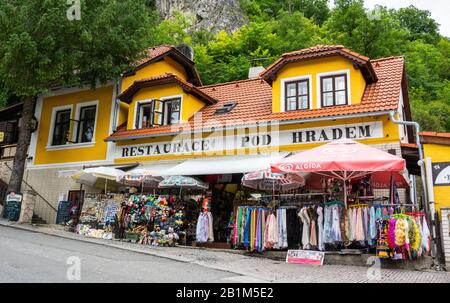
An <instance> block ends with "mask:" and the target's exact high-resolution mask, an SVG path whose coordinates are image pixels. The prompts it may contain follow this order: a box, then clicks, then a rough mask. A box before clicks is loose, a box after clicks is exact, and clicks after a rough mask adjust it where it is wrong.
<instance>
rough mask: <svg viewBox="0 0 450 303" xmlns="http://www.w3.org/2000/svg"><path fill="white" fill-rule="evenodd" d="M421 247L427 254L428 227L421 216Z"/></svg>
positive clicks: (429, 237)
mask: <svg viewBox="0 0 450 303" xmlns="http://www.w3.org/2000/svg"><path fill="white" fill-rule="evenodd" d="M421 233H422V248H423V250H424V252H425V254H426V255H427V256H429V255H430V245H431V242H430V241H431V236H430V229H429V228H428V224H427V220H426V219H425V218H423V222H422V232H421Z"/></svg>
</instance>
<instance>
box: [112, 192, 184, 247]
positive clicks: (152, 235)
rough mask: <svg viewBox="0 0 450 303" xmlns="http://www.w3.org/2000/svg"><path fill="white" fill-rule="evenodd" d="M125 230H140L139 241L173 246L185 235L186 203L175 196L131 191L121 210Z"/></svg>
mask: <svg viewBox="0 0 450 303" xmlns="http://www.w3.org/2000/svg"><path fill="white" fill-rule="evenodd" d="M119 222H120V227H121V229H122V230H126V232H127V235H133V234H138V235H139V243H141V244H146V245H153V246H160V245H163V246H166V245H171V246H174V245H176V244H177V243H178V240H179V239H180V238H182V237H184V236H185V212H184V207H183V206H182V205H181V203H180V201H179V200H177V198H176V197H174V196H170V197H165V196H159V197H157V196H154V195H131V196H130V197H129V198H128V200H127V201H125V202H124V203H123V204H122V208H121V212H120V214H119Z"/></svg>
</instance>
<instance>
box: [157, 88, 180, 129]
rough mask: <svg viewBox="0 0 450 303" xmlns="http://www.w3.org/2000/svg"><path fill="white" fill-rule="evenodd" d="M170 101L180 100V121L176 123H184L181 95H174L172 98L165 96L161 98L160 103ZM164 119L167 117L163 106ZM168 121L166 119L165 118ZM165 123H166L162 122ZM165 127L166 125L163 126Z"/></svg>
mask: <svg viewBox="0 0 450 303" xmlns="http://www.w3.org/2000/svg"><path fill="white" fill-rule="evenodd" d="M170 99H180V120H179V121H178V123H184V122H185V121H183V95H174V96H167V97H164V98H161V99H160V100H161V101H164V100H170ZM163 110H164V117H167V108H166V107H165V106H164V109H163ZM167 119H168V117H167ZM164 122H166V121H164ZM165 125H166V124H165Z"/></svg>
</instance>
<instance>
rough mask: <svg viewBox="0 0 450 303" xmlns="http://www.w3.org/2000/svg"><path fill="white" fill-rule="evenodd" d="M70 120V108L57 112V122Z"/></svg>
mask: <svg viewBox="0 0 450 303" xmlns="http://www.w3.org/2000/svg"><path fill="white" fill-rule="evenodd" d="M69 120H70V110H65V111H59V112H57V113H56V122H57V123H60V122H66V121H69Z"/></svg>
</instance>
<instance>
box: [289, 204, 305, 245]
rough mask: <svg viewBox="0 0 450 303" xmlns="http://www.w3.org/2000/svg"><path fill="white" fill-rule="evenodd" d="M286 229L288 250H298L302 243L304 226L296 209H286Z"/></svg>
mask: <svg viewBox="0 0 450 303" xmlns="http://www.w3.org/2000/svg"><path fill="white" fill-rule="evenodd" d="M286 229H287V241H288V248H290V249H298V248H299V247H300V245H301V241H302V234H301V231H302V224H301V221H300V218H299V217H298V216H297V210H296V209H293V208H290V209H286Z"/></svg>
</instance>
